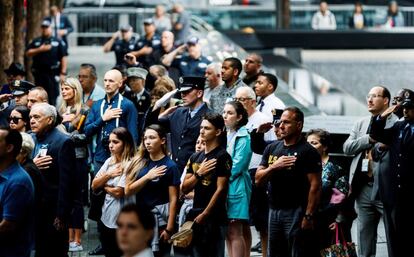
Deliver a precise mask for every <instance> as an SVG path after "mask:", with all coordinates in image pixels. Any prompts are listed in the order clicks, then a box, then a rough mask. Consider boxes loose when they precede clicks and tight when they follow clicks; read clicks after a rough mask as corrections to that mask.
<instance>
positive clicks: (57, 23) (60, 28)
mask: <svg viewBox="0 0 414 257" xmlns="http://www.w3.org/2000/svg"><path fill="white" fill-rule="evenodd" d="M47 19H48V20H49V21H50V23H51V24H52V31H53V36H54V37H56V38H58V39H60V40H62V41H63V42H65V45H66V47H68V39H67V36H68V35H69V33H71V32H73V26H72V23H71V22H70V20H69V19H68V17H66V16H65V15H63V14H62V13H61V12H60V9H59V7H57V6H56V5H52V6H51V7H50V16H49V17H48V18H47Z"/></svg>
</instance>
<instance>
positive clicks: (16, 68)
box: [4, 62, 26, 76]
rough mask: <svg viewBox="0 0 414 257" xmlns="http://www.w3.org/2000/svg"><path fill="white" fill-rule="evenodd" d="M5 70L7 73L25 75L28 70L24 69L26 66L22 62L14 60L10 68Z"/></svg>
mask: <svg viewBox="0 0 414 257" xmlns="http://www.w3.org/2000/svg"><path fill="white" fill-rule="evenodd" d="M4 72H5V73H6V74H7V75H22V76H24V75H25V74H26V72H25V71H24V67H23V65H22V64H21V63H18V62H12V63H11V64H10V66H9V68H7V69H5V70H4Z"/></svg>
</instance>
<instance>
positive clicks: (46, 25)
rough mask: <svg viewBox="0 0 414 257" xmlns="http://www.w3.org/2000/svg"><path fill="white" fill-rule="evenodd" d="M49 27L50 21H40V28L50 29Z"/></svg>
mask: <svg viewBox="0 0 414 257" xmlns="http://www.w3.org/2000/svg"><path fill="white" fill-rule="evenodd" d="M50 25H52V23H51V22H50V20H49V19H44V20H43V21H42V24H41V26H42V27H43V28H47V27H50Z"/></svg>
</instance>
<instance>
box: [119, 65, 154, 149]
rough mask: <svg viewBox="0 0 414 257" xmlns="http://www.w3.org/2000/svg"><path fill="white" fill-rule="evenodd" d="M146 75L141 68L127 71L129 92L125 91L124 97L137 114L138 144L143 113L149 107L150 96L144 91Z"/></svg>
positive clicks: (132, 68) (146, 72)
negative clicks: (131, 104) (129, 101)
mask: <svg viewBox="0 0 414 257" xmlns="http://www.w3.org/2000/svg"><path fill="white" fill-rule="evenodd" d="M147 75H148V71H147V70H145V69H143V68H137V67H131V68H128V69H127V85H128V87H129V88H130V90H128V91H125V94H124V96H125V97H126V98H128V99H129V100H131V102H132V103H133V104H134V106H135V108H136V109H137V112H138V143H139V142H141V141H140V138H141V133H142V130H143V129H144V128H143V125H144V123H145V122H144V119H145V113H146V112H147V110H148V109H149V107H150V105H151V96H150V94H149V93H148V91H147V90H146V89H145V79H146V78H147Z"/></svg>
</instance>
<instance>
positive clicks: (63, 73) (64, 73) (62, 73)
mask: <svg viewBox="0 0 414 257" xmlns="http://www.w3.org/2000/svg"><path fill="white" fill-rule="evenodd" d="M60 75H65V76H66V75H68V74H67V73H66V72H60Z"/></svg>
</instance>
